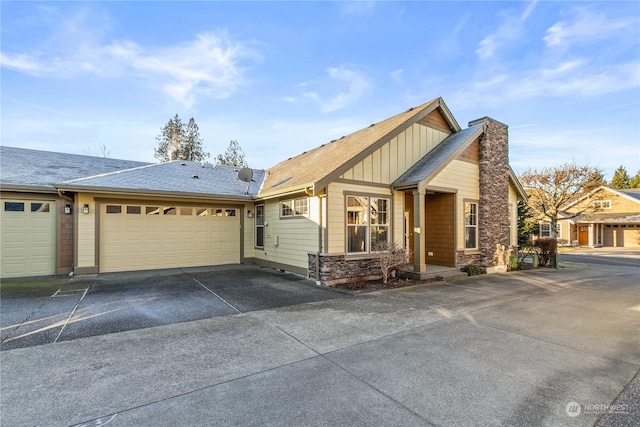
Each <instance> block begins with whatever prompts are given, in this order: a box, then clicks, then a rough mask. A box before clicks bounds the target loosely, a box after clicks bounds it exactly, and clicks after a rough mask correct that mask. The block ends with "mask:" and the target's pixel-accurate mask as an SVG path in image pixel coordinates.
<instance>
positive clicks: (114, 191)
mask: <svg viewBox="0 0 640 427" xmlns="http://www.w3.org/2000/svg"><path fill="white" fill-rule="evenodd" d="M54 187H55V188H56V189H58V190H62V191H74V192H77V193H96V194H110V195H121V196H143V197H144V196H151V197H163V198H173V199H206V200H210V199H224V200H230V201H231V200H232V201H253V200H255V199H256V196H253V195H249V194H247V195H245V196H241V195H229V194H215V193H189V192H175V191H162V190H144V189H140V190H137V189H129V188H113V187H88V186H86V187H85V186H73V185H65V184H54Z"/></svg>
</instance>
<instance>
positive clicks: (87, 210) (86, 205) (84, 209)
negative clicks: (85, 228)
mask: <svg viewBox="0 0 640 427" xmlns="http://www.w3.org/2000/svg"><path fill="white" fill-rule="evenodd" d="M82 213H86V214H88V213H89V205H88V204H86V203H85V204H84V206H83V207H82Z"/></svg>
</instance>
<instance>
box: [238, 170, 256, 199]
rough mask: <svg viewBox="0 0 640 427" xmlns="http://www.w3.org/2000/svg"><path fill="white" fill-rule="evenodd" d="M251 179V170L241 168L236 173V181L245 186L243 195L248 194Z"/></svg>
mask: <svg viewBox="0 0 640 427" xmlns="http://www.w3.org/2000/svg"><path fill="white" fill-rule="evenodd" d="M251 178H253V169H251V168H242V169H240V170H239V171H238V179H239V180H240V181H242V182H245V183H246V184H247V189H246V191H245V194H249V186H250V185H251Z"/></svg>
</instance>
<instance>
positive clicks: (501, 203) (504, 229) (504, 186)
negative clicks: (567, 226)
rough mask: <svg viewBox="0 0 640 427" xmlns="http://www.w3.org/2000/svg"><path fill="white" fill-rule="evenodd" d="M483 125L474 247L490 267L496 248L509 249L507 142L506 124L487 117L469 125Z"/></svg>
mask: <svg viewBox="0 0 640 427" xmlns="http://www.w3.org/2000/svg"><path fill="white" fill-rule="evenodd" d="M479 123H483V124H484V133H483V134H482V136H481V137H480V143H479V146H478V158H479V169H480V173H479V186H480V200H479V203H478V248H479V251H480V263H481V264H482V265H484V266H487V267H488V266H493V265H496V263H495V261H496V260H495V256H496V252H497V249H498V248H499V246H504V247H507V248H508V247H509V246H510V245H509V243H510V240H509V143H508V139H509V136H508V127H507V125H505V124H503V123H500V122H498V121H496V120H493V119H491V118H489V117H484V118H482V119H478V120H474V121H472V122H469V126H473V125H476V124H479Z"/></svg>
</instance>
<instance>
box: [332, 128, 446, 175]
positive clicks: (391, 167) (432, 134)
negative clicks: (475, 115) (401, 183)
mask: <svg viewBox="0 0 640 427" xmlns="http://www.w3.org/2000/svg"><path fill="white" fill-rule="evenodd" d="M447 136H448V134H447V133H446V132H443V131H439V130H436V129H432V128H428V127H426V126H423V125H419V124H414V125H412V126H411V127H410V128H408V129H406V130H405V131H403V132H401V133H400V134H399V135H398V136H397V137H394V138H392V139H391V140H390V141H389V142H388V143H387V144H384V145H383V146H382V147H381V148H379V149H378V150H376V151H374V152H373V153H372V154H371V155H369V156H367V157H366V158H365V159H364V160H362V161H361V162H359V163H357V164H356V165H354V166H353V167H352V168H351V169H349V170H348V171H346V172H345V173H344V174H342V175H341V178H343V179H350V180H356V181H367V182H376V183H380V184H390V183H391V182H393V181H394V180H396V179H397V178H398V177H399V176H400V175H402V174H403V173H404V172H405V171H406V170H407V169H409V168H410V167H411V166H413V165H414V164H415V163H416V162H417V161H418V160H420V159H421V158H422V157H424V156H425V155H426V154H427V153H428V152H429V151H431V150H432V149H433V148H434V147H435V146H436V145H437V144H439V143H440V142H441V141H442V140H443V139H445V138H446V137H447Z"/></svg>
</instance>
